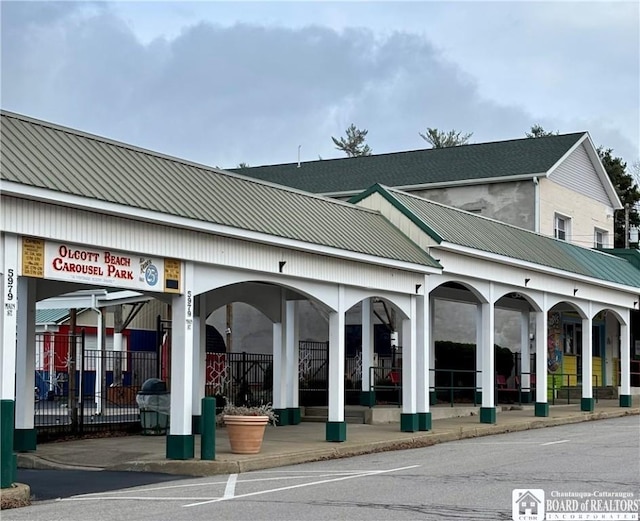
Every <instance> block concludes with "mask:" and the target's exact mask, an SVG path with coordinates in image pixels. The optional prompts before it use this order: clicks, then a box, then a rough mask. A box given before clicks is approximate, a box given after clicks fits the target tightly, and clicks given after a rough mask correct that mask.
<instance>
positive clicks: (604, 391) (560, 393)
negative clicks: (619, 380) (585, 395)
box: [556, 387, 618, 400]
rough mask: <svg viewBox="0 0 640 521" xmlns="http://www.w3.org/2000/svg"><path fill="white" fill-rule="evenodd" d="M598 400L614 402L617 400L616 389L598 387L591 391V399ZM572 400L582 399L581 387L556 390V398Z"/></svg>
mask: <svg viewBox="0 0 640 521" xmlns="http://www.w3.org/2000/svg"><path fill="white" fill-rule="evenodd" d="M596 396H597V397H598V399H600V400H615V399H617V398H618V389H617V388H616V387H598V388H595V387H594V389H593V397H594V398H595V397H596ZM567 397H569V398H574V399H580V398H581V397H582V388H581V387H560V388H558V389H556V398H567Z"/></svg>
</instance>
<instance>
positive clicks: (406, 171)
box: [231, 132, 586, 194]
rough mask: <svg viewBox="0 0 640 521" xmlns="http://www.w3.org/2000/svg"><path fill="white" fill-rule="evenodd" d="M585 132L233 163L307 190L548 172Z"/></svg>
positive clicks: (243, 171)
mask: <svg viewBox="0 0 640 521" xmlns="http://www.w3.org/2000/svg"><path fill="white" fill-rule="evenodd" d="M585 134H586V133H585V132H579V133H575V134H562V135H555V136H547V137H541V138H536V139H531V138H524V139H512V140H509V141H496V142H492V143H477V144H471V145H462V146H457V147H449V148H435V149H427V150H412V151H408V152H395V153H392V154H378V155H371V156H363V157H350V158H342V159H328V160H321V161H309V162H303V163H301V164H300V166H299V167H298V164H297V163H286V164H281V165H269V166H259V167H250V168H242V169H233V170H231V171H234V172H238V173H241V174H242V175H246V176H250V177H253V178H255V179H262V180H265V181H269V182H272V183H277V184H280V185H284V186H291V187H293V188H298V189H300V190H305V191H307V192H313V193H321V194H341V193H350V192H351V193H355V192H359V191H362V190H365V189H366V188H368V187H370V186H372V185H374V184H376V183H380V184H382V185H386V186H393V187H396V188H399V187H408V186H422V185H429V184H437V183H452V182H455V183H457V182H465V181H467V182H478V181H480V180H483V181H486V180H487V179H496V178H504V179H505V180H506V179H508V178H516V179H522V178H527V177H534V176H536V175H537V176H540V175H544V174H545V173H546V172H547V171H548V170H550V169H551V167H552V166H553V165H555V164H556V163H557V162H558V161H559V160H560V159H561V158H562V157H563V156H564V155H565V154H566V153H567V152H568V151H569V150H570V149H571V147H573V146H574V145H575V144H576V143H577V142H578V140H580V139H581V138H582V137H583V136H584V135H585Z"/></svg>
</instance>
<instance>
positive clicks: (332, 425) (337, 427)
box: [326, 422, 347, 441]
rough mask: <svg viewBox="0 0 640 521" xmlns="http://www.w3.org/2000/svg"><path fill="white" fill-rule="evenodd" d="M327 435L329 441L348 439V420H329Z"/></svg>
mask: <svg viewBox="0 0 640 521" xmlns="http://www.w3.org/2000/svg"><path fill="white" fill-rule="evenodd" d="M326 437H327V441H347V424H346V422H327V423H326Z"/></svg>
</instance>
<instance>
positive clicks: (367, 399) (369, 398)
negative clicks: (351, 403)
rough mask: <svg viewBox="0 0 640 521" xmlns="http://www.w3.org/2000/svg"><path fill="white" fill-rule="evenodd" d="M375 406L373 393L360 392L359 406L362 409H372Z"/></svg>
mask: <svg viewBox="0 0 640 521" xmlns="http://www.w3.org/2000/svg"><path fill="white" fill-rule="evenodd" d="M375 404H376V392H375V391H360V405H362V406H364V407H373V406H374V405H375Z"/></svg>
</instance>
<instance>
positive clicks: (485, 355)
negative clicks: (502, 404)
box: [481, 292, 495, 408]
mask: <svg viewBox="0 0 640 521" xmlns="http://www.w3.org/2000/svg"><path fill="white" fill-rule="evenodd" d="M491 293H492V292H491ZM481 310H482V344H481V346H482V378H481V380H482V407H485V408H488V407H495V396H494V395H495V346H494V334H495V333H494V309H493V302H492V301H491V299H490V302H488V303H486V304H482V305H481Z"/></svg>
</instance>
